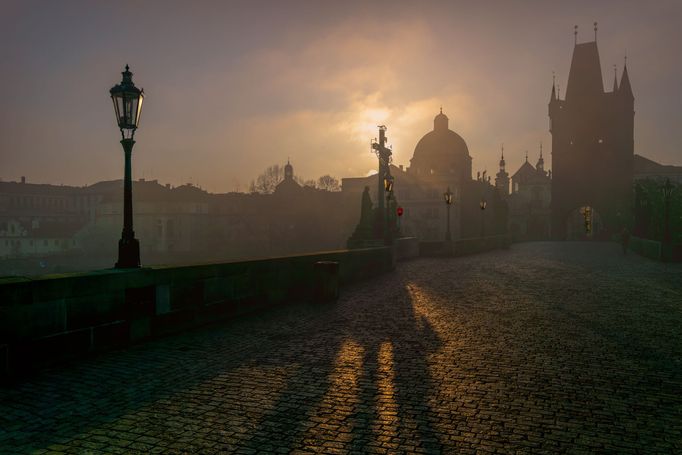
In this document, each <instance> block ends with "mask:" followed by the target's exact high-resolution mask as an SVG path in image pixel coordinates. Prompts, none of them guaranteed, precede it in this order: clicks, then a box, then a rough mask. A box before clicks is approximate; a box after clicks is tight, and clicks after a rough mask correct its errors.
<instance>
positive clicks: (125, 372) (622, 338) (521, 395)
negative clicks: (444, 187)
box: [0, 243, 682, 454]
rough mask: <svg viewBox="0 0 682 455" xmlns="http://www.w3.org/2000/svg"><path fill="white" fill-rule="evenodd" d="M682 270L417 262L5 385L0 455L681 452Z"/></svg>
mask: <svg viewBox="0 0 682 455" xmlns="http://www.w3.org/2000/svg"><path fill="white" fill-rule="evenodd" d="M681 335H682V267H681V266H680V265H675V266H671V265H668V266H666V265H664V264H659V263H654V262H651V261H649V260H646V259H643V258H640V257H637V256H630V255H628V256H623V255H622V253H620V250H619V246H618V245H615V244H597V243H528V244H521V245H515V246H513V247H512V248H511V249H510V250H506V251H499V252H492V253H487V254H482V255H478V256H470V257H464V258H453V259H418V260H415V261H412V262H408V263H401V264H399V266H398V269H397V270H396V272H394V273H392V274H388V275H385V276H383V277H381V278H378V279H375V280H372V281H368V282H364V283H360V284H358V285H354V286H351V287H348V288H345V289H344V290H343V295H342V297H341V299H340V300H339V302H338V303H336V304H331V305H326V306H317V307H314V306H310V305H292V306H290V307H289V308H287V309H276V310H270V311H267V312H265V313H262V314H260V315H256V316H251V317H246V318H241V319H238V320H235V321H233V322H231V323H229V324H225V325H221V326H216V327H212V328H209V329H205V330H201V331H196V332H192V333H188V334H184V335H181V336H175V337H170V338H166V339H162V340H157V341H154V342H150V343H146V344H142V345H138V346H134V347H132V348H130V349H127V350H123V351H117V352H111V353H107V354H103V355H100V356H97V357H94V358H90V359H86V360H82V361H80V362H77V363H75V364H71V365H64V366H61V367H58V368H55V369H52V370H49V371H45V372H43V373H41V374H39V375H37V376H34V377H32V378H31V379H30V380H28V381H27V382H24V383H22V384H19V385H15V386H12V387H9V388H4V389H0V452H3V453H5V452H7V453H13V452H20V453H26V452H35V453H43V452H50V453H61V452H66V453H193V452H200V453H244V454H246V453H287V452H290V451H293V452H301V453H303V452H322V453H330V454H342V453H349V452H351V453H404V452H407V453H410V452H415V453H474V452H476V453H478V452H481V453H510V452H520V453H557V452H562V453H563V452H569V453H594V452H599V453H604V452H610V453H644V452H646V453H682V363H681V362H682V336H681Z"/></svg>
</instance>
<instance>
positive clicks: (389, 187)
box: [384, 173, 393, 245]
mask: <svg viewBox="0 0 682 455" xmlns="http://www.w3.org/2000/svg"><path fill="white" fill-rule="evenodd" d="M384 190H386V236H385V242H386V245H391V244H392V243H393V232H392V226H391V224H390V213H391V197H392V196H393V176H392V175H391V174H388V173H387V174H386V176H385V177H384Z"/></svg>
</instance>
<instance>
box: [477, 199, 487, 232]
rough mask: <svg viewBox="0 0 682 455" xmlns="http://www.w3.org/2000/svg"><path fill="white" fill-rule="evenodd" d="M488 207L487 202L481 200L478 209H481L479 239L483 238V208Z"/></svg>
mask: <svg viewBox="0 0 682 455" xmlns="http://www.w3.org/2000/svg"><path fill="white" fill-rule="evenodd" d="M487 206H488V202H487V201H486V200H485V199H481V202H480V204H479V207H481V238H483V237H485V216H484V214H483V212H485V208H486V207H487Z"/></svg>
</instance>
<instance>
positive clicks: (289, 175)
mask: <svg viewBox="0 0 682 455" xmlns="http://www.w3.org/2000/svg"><path fill="white" fill-rule="evenodd" d="M293 179H294V167H293V166H292V165H291V163H290V162H289V159H288V158H287V164H285V165H284V180H293Z"/></svg>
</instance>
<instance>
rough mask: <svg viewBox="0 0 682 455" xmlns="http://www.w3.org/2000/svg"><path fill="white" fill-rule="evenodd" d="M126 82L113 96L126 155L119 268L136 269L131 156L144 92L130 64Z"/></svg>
mask: <svg viewBox="0 0 682 455" xmlns="http://www.w3.org/2000/svg"><path fill="white" fill-rule="evenodd" d="M121 74H122V75H123V79H122V80H121V83H120V84H117V85H115V86H114V87H113V88H112V89H111V90H109V93H110V94H111V99H112V101H113V102H114V112H115V114H116V123H117V124H118V128H119V129H120V130H121V145H122V146H123V153H124V155H125V172H124V180H123V231H122V233H121V240H119V241H118V261H117V262H116V268H119V269H123V268H134V267H139V266H140V242H139V241H138V240H137V239H136V238H135V231H133V183H132V175H131V174H132V171H131V155H132V152H133V145H135V141H134V140H133V137H134V136H135V130H137V127H138V126H139V124H140V113H141V110H142V101H143V100H144V91H143V90H140V89H139V88H137V87H135V84H133V73H131V72H130V68H129V67H128V65H126V70H125V71H124V72H122V73H121Z"/></svg>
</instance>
